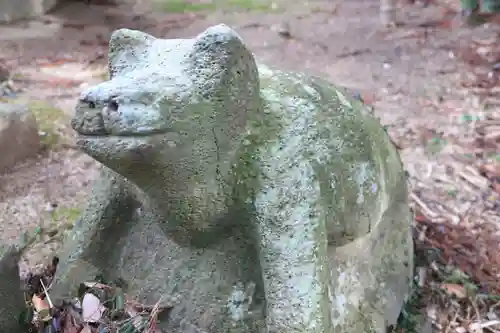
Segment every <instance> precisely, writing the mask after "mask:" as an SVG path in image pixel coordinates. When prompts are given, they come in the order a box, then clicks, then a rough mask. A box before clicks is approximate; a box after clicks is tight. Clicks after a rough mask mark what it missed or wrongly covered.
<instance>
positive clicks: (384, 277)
mask: <svg viewBox="0 0 500 333" xmlns="http://www.w3.org/2000/svg"><path fill="white" fill-rule="evenodd" d="M109 73H110V80H109V81H107V82H103V83H101V84H99V85H96V86H94V87H92V88H90V89H88V90H87V91H86V92H84V93H83V94H82V96H81V98H80V101H79V103H78V106H77V108H76V114H75V116H74V119H73V120H72V126H73V128H74V129H75V131H76V132H78V134H79V138H78V145H79V146H80V147H81V149H82V150H83V151H85V152H86V153H87V154H88V155H90V156H92V157H93V158H94V159H96V160H97V161H99V162H100V163H101V164H102V165H103V174H102V178H101V179H99V180H98V181H97V182H96V183H95V186H94V190H93V192H92V195H91V196H90V198H89V202H88V206H87V208H86V209H85V211H84V212H83V214H82V216H81V217H80V218H79V219H78V220H77V222H76V224H75V227H74V230H73V231H72V233H71V234H70V235H69V237H68V239H67V240H66V242H65V245H64V247H63V250H62V252H61V253H60V258H61V262H60V264H59V270H58V276H57V281H58V282H57V284H56V285H55V286H54V287H53V288H54V289H53V291H52V293H53V294H54V295H55V296H57V295H59V296H62V295H64V294H65V293H66V292H69V291H71V290H72V288H73V286H74V285H75V284H76V283H80V282H81V281H83V280H84V279H86V278H92V277H93V276H94V275H96V274H102V275H104V276H105V278H106V279H107V280H113V279H116V278H120V279H122V280H124V281H126V282H127V284H128V290H127V292H128V293H129V294H130V295H131V296H132V297H137V298H139V299H141V300H143V301H145V302H147V301H149V302H153V303H154V302H156V301H157V300H158V299H160V298H162V297H163V298H165V297H176V299H177V302H176V303H175V306H174V308H173V310H172V312H171V313H170V317H169V318H168V320H164V321H162V322H161V323H160V327H163V328H165V329H166V330H167V331H168V332H209V333H225V332H236V333H238V332H258V333H261V332H262V333H263V332H269V333H284V332H287V333H299V332H300V333H313V332H314V333H319V332H321V333H327V332H328V333H329V332H343V333H355V332H385V330H386V327H387V326H388V325H392V324H394V323H395V322H396V319H397V317H398V315H399V312H400V309H401V307H402V305H403V302H404V299H405V297H406V296H407V295H408V293H409V286H410V284H411V280H412V267H413V263H412V258H413V253H412V249H413V247H412V238H411V221H412V218H411V215H410V211H409V207H408V204H407V188H406V178H405V174H404V170H403V168H402V165H401V161H400V158H399V156H398V154H397V152H396V150H395V148H394V147H393V146H392V144H391V141H390V139H389V137H388V136H387V134H386V133H385V131H384V129H383V127H382V126H381V125H380V124H379V122H378V121H377V120H375V119H374V118H373V117H372V116H371V115H370V114H369V113H368V112H367V111H366V109H365V107H364V106H363V104H362V103H361V102H360V101H359V100H356V99H355V98H351V96H350V95H349V94H348V93H347V91H346V90H344V89H341V88H338V87H335V86H333V85H331V84H330V83H328V82H326V81H324V80H322V79H319V78H314V77H309V76H306V75H303V74H297V73H289V72H283V71H279V70H275V69H271V68H269V67H266V66H264V65H262V64H257V63H256V62H255V60H254V56H253V55H252V53H251V52H250V51H249V50H248V49H247V48H246V47H245V45H244V43H243V42H242V40H241V39H240V38H239V37H238V35H237V34H236V33H235V32H234V31H233V30H231V29H230V28H229V27H227V26H225V25H218V26H214V27H211V28H209V29H207V30H206V31H204V32H203V33H201V34H200V35H198V36H197V37H195V38H193V39H157V38H154V37H153V36H150V35H148V34H145V33H142V32H139V31H132V30H127V29H121V30H118V31H116V32H114V33H113V35H112V37H111V41H110V45H109ZM55 296H54V297H55Z"/></svg>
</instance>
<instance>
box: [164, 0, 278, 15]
mask: <svg viewBox="0 0 500 333" xmlns="http://www.w3.org/2000/svg"><path fill="white" fill-rule="evenodd" d="M156 6H157V8H158V9H159V10H161V11H164V12H168V13H186V12H213V11H215V10H218V9H222V10H227V9H235V10H246V11H265V12H271V11H276V10H277V9H278V7H277V6H276V5H274V4H273V3H272V2H271V1H266V0H214V1H206V2H204V1H188V0H156Z"/></svg>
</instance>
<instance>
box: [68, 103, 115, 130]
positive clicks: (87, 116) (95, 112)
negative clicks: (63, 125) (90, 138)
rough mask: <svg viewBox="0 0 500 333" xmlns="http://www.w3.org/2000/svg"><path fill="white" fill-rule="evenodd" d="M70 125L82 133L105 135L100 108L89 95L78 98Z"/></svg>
mask: <svg viewBox="0 0 500 333" xmlns="http://www.w3.org/2000/svg"><path fill="white" fill-rule="evenodd" d="M71 127H72V128H73V130H75V131H76V132H77V133H79V134H83V135H105V134H106V129H105V127H104V120H103V118H102V112H101V108H100V107H98V105H97V103H96V102H95V101H94V100H93V99H91V98H90V97H89V96H84V97H82V98H80V99H79V101H78V104H77V106H76V108H75V115H74V116H73V119H71Z"/></svg>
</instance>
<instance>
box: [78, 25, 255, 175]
mask: <svg viewBox="0 0 500 333" xmlns="http://www.w3.org/2000/svg"><path fill="white" fill-rule="evenodd" d="M109 76H110V79H109V80H108V81H106V82H103V83H101V84H98V85H96V86H93V87H91V88H90V89H88V90H87V91H85V92H84V93H82V95H81V97H80V99H79V101H78V105H77V107H76V113H75V116H74V118H73V119H72V122H71V124H72V127H73V129H74V130H75V131H76V132H77V133H78V134H79V136H78V145H79V146H80V147H81V148H82V149H83V150H84V151H85V152H86V153H87V154H89V155H90V156H92V157H93V158H95V159H96V160H98V161H99V162H101V163H102V164H104V165H106V166H107V167H109V168H111V169H113V170H115V171H116V172H118V173H120V174H122V175H124V176H126V177H128V178H130V180H132V181H134V180H136V179H134V177H136V176H137V175H135V171H136V170H137V169H138V168H142V169H143V168H144V167H151V166H153V165H156V166H158V165H162V168H163V169H164V170H165V172H169V173H173V172H177V171H179V170H180V168H184V169H186V170H192V172H194V173H196V172H198V171H197V169H200V168H203V165H202V164H205V165H206V164H207V163H208V164H210V161H211V160H212V159H216V158H219V159H220V158H224V154H225V153H228V152H230V151H231V149H232V148H233V147H234V146H235V144H236V141H237V140H238V138H239V137H240V135H241V133H242V132H243V131H244V128H245V123H246V118H247V113H248V112H252V111H255V110H254V109H255V108H256V107H258V104H259V83H258V72H257V66H256V64H255V61H254V58H253V56H252V54H251V52H250V51H249V50H248V49H247V48H246V47H245V45H244V44H243V42H242V41H241V39H240V37H239V36H238V35H237V34H236V32H234V31H233V30H232V29H230V28H229V27H227V26H226V25H223V24H221V25H217V26H213V27H211V28H208V29H207V30H205V31H204V32H203V33H201V34H200V35H198V36H197V37H196V38H193V39H158V38H155V37H153V36H151V35H148V34H146V33H143V32H140V31H134V30H128V29H120V30H117V31H115V32H114V33H113V35H112V36H111V40H110V43H109ZM205 172H206V170H205ZM138 183H140V181H139V182H138Z"/></svg>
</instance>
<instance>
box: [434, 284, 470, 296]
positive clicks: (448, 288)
mask: <svg viewBox="0 0 500 333" xmlns="http://www.w3.org/2000/svg"><path fill="white" fill-rule="evenodd" d="M440 288H441V289H442V290H444V291H445V292H446V293H447V294H448V295H455V296H456V297H458V298H460V299H462V298H465V297H467V291H466V290H465V288H464V287H463V286H461V285H459V284H455V283H442V284H441V286H440Z"/></svg>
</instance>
